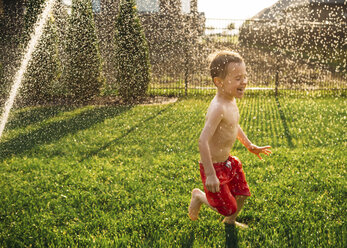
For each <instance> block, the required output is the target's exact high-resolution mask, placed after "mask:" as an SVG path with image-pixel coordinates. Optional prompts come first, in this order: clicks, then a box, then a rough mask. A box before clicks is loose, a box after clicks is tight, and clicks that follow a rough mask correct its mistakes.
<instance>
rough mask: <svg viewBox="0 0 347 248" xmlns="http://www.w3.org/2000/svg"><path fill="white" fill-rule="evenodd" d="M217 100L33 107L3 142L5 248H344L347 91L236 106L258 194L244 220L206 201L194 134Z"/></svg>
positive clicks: (0, 175) (255, 99)
mask: <svg viewBox="0 0 347 248" xmlns="http://www.w3.org/2000/svg"><path fill="white" fill-rule="evenodd" d="M210 100H211V97H208V96H205V97H196V98H182V99H180V100H179V101H178V102H176V103H173V104H168V105H151V106H133V107H126V106H85V107H78V108H77V107H45V108H27V109H21V110H17V111H15V113H14V114H13V116H12V118H11V121H10V123H8V126H7V130H6V132H5V135H4V136H3V138H2V140H1V141H0V246H1V247H30V246H33V247H68V246H70V247H77V246H78V247H110V246H111V247H225V246H226V247H281V248H284V247H312V248H313V247H346V243H347V240H346V232H347V230H346V229H347V226H346V223H345V221H346V217H347V216H346V200H345V199H346V192H347V190H346V183H345V182H346V145H347V142H346V131H347V128H346V116H347V115H346V110H347V102H346V98H344V97H340V98H332V97H326V98H324V97H321V98H309V97H307V98H298V97H296V98H295V97H280V98H275V97H274V96H264V95H261V96H255V95H251V96H248V97H246V98H244V99H243V100H240V101H239V103H238V104H239V109H240V114H241V123H240V125H241V126H242V127H243V129H244V131H245V132H246V133H247V135H248V137H249V138H250V139H251V140H252V141H253V143H255V144H258V145H271V146H272V147H273V148H272V151H273V154H272V155H271V156H270V157H266V158H265V160H264V161H260V160H259V159H258V158H257V157H256V156H255V155H253V154H250V153H248V152H247V151H246V149H245V148H244V147H242V145H240V143H239V142H237V143H236V145H235V147H234V149H233V151H232V154H234V155H236V156H238V157H239V158H240V159H241V161H243V167H244V171H245V173H246V177H247V180H248V183H249V186H250V188H251V192H252V196H251V197H250V198H249V199H248V200H247V202H246V204H245V207H244V209H243V211H242V212H241V214H240V216H239V220H240V221H242V222H245V223H247V224H248V225H249V228H248V229H247V230H239V229H234V228H233V227H231V226H228V225H224V224H222V223H221V220H222V217H221V216H219V215H218V214H217V213H215V212H213V211H212V210H210V209H208V208H206V207H203V208H202V210H201V212H200V218H199V220H197V221H195V222H192V221H190V220H189V218H188V216H187V208H188V205H189V201H190V192H191V190H192V189H193V188H194V187H199V188H202V183H201V181H200V176H199V171H198V160H199V151H198V143H197V141H198V137H199V134H200V131H201V129H202V127H203V124H204V116H205V112H206V109H207V107H208V104H209V101H210Z"/></svg>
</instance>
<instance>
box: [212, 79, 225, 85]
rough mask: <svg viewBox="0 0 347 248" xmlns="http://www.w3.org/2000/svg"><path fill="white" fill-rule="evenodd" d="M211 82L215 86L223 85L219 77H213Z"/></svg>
mask: <svg viewBox="0 0 347 248" xmlns="http://www.w3.org/2000/svg"><path fill="white" fill-rule="evenodd" d="M213 82H214V84H215V85H216V86H217V87H222V85H223V82H222V79H221V78H220V77H214V78H213Z"/></svg>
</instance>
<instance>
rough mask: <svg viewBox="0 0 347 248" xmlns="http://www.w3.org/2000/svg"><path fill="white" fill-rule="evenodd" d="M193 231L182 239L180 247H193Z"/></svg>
mask: <svg viewBox="0 0 347 248" xmlns="http://www.w3.org/2000/svg"><path fill="white" fill-rule="evenodd" d="M194 233H195V232H194V230H191V231H190V232H189V233H187V235H186V236H185V237H184V239H182V242H181V246H180V247H183V248H191V247H193V245H194V240H195V235H194Z"/></svg>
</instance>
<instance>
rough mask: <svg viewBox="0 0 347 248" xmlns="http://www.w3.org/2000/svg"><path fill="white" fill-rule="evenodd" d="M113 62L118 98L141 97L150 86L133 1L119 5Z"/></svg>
mask: <svg viewBox="0 0 347 248" xmlns="http://www.w3.org/2000/svg"><path fill="white" fill-rule="evenodd" d="M114 59H115V70H116V84H117V86H118V93H119V95H120V96H121V97H122V98H123V99H125V100H126V101H133V100H136V99H138V98H141V97H143V96H145V94H146V92H147V88H148V84H149V82H150V63H149V55H148V44H147V41H146V38H145V36H144V32H143V29H142V26H141V23H140V20H139V18H138V15H137V10H136V6H135V2H134V0H122V1H120V5H119V13H118V15H117V18H116V33H115V56H114Z"/></svg>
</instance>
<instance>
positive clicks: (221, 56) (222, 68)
mask: <svg viewBox="0 0 347 248" xmlns="http://www.w3.org/2000/svg"><path fill="white" fill-rule="evenodd" d="M229 63H239V64H240V63H244V61H243V58H242V57H241V55H240V54H238V53H236V52H232V51H227V50H226V51H221V52H218V53H217V54H216V55H215V57H214V58H213V60H212V62H211V64H210V72H211V77H212V80H213V81H214V78H215V77H219V78H222V79H224V78H225V76H226V75H227V74H228V70H227V69H228V64H229Z"/></svg>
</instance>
